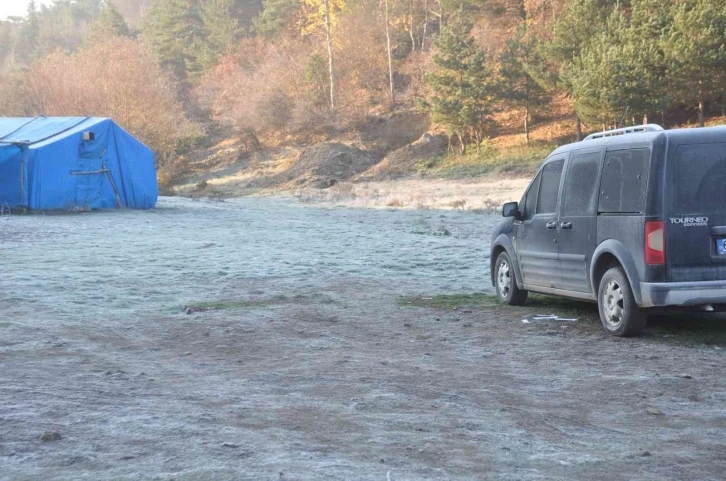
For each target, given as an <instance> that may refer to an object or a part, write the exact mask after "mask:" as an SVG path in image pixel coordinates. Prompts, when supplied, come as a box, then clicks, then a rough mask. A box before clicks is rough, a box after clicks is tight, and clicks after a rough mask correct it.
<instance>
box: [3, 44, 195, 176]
mask: <svg viewBox="0 0 726 481" xmlns="http://www.w3.org/2000/svg"><path fill="white" fill-rule="evenodd" d="M14 79H15V81H14V82H13V83H12V85H11V87H10V89H11V90H10V91H11V92H12V98H13V100H12V101H6V104H5V105H1V104H0V109H2V110H3V113H4V114H5V115H18V116H34V115H40V114H43V115H48V116H88V115H92V116H99V117H112V118H113V119H114V120H115V121H116V122H118V123H119V124H120V125H121V126H122V127H124V128H125V129H126V130H128V131H129V132H131V133H132V134H134V135H135V136H137V137H138V138H139V139H140V140H141V141H142V142H144V143H146V144H147V145H148V146H149V147H151V148H152V149H153V150H154V151H155V152H156V153H157V157H158V160H159V161H160V163H162V164H163V163H164V160H165V159H166V158H168V157H169V156H171V155H172V154H173V153H174V152H175V151H176V149H177V147H178V146H179V141H180V139H182V138H184V137H188V136H190V135H194V134H195V129H194V128H193V126H192V125H191V124H190V123H189V122H188V121H186V120H185V117H184V113H183V110H182V108H181V105H180V104H179V102H178V101H177V100H176V98H175V94H174V85H173V84H172V83H171V82H170V81H168V80H166V77H165V76H164V74H163V72H162V71H161V69H160V67H159V65H158V64H157V62H156V60H155V58H154V56H153V55H152V54H151V52H150V51H149V49H148V48H146V47H144V46H143V45H142V44H140V43H139V42H137V41H135V40H133V39H131V38H129V37H118V36H107V37H103V38H97V39H96V40H95V41H94V42H91V43H89V44H88V45H87V46H85V47H84V48H82V49H81V50H79V51H78V52H76V53H74V54H65V53H63V52H57V53H54V54H52V55H50V56H48V57H46V58H44V59H42V60H40V61H38V62H37V63H36V64H34V66H33V68H32V69H30V70H29V71H27V72H26V73H25V74H22V75H16V76H15V77H14ZM6 92H7V91H6ZM9 97H10V96H9ZM10 102H12V103H10Z"/></svg>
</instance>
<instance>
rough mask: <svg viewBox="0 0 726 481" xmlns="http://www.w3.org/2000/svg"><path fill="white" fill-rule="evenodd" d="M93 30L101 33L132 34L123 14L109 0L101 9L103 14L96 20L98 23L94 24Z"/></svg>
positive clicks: (128, 35)
mask: <svg viewBox="0 0 726 481" xmlns="http://www.w3.org/2000/svg"><path fill="white" fill-rule="evenodd" d="M93 30H94V33H96V34H101V35H104V34H106V35H107V34H111V35H117V36H121V37H130V36H131V30H130V29H129V26H128V25H127V24H126V20H124V17H123V15H121V14H120V13H119V11H118V10H116V8H115V7H114V6H113V4H112V3H109V2H106V6H105V7H104V8H103V10H102V11H101V15H100V16H99V17H98V20H96V23H94V24H93Z"/></svg>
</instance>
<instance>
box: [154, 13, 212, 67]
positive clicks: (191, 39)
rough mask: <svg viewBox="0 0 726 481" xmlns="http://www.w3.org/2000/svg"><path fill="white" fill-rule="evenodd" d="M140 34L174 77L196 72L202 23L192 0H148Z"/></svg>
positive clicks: (201, 40)
mask: <svg viewBox="0 0 726 481" xmlns="http://www.w3.org/2000/svg"><path fill="white" fill-rule="evenodd" d="M143 34H144V36H145V37H146V38H147V39H148V41H149V43H150V44H151V47H152V49H153V51H154V53H155V55H156V57H157V58H158V60H159V64H160V65H161V66H162V67H163V68H166V69H169V70H171V71H172V73H173V74H174V75H175V76H176V78H178V79H182V80H183V79H186V78H188V77H189V76H197V75H199V74H200V73H201V72H202V66H201V62H200V57H201V52H202V49H203V47H204V26H203V24H202V19H201V15H200V12H199V5H198V3H197V2H196V1H195V0H151V2H150V4H149V8H148V10H147V12H146V15H145V16H144V27H143Z"/></svg>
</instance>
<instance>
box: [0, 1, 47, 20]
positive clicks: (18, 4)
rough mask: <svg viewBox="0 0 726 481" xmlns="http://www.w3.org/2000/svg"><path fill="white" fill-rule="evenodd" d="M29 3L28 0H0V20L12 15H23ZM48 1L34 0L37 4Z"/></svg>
mask: <svg viewBox="0 0 726 481" xmlns="http://www.w3.org/2000/svg"><path fill="white" fill-rule="evenodd" d="M29 3H30V0H0V20H5V19H6V18H8V17H12V16H17V17H24V16H25V13H26V11H27V10H28V4H29ZM50 3H51V0H35V4H36V5H37V6H40V5H41V4H45V5H50Z"/></svg>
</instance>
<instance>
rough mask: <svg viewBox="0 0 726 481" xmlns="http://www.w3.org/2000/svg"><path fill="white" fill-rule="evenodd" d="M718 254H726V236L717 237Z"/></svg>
mask: <svg viewBox="0 0 726 481" xmlns="http://www.w3.org/2000/svg"><path fill="white" fill-rule="evenodd" d="M716 254H718V255H720V256H726V237H720V238H718V239H716Z"/></svg>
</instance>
